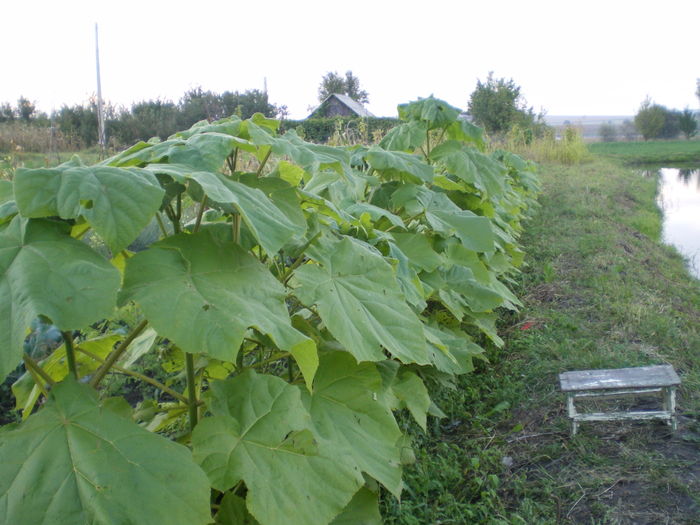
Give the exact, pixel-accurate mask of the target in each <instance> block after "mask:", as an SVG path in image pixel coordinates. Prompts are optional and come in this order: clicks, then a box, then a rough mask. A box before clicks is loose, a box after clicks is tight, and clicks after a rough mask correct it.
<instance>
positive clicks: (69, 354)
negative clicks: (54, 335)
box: [61, 332, 78, 379]
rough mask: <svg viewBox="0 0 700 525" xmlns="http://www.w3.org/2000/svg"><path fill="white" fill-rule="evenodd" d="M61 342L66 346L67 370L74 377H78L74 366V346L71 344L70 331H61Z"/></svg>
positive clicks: (71, 335) (71, 336)
mask: <svg viewBox="0 0 700 525" xmlns="http://www.w3.org/2000/svg"><path fill="white" fill-rule="evenodd" d="M61 335H62V336H63V343H64V345H65V347H66V362H67V363H68V372H70V373H71V374H72V375H73V377H74V378H75V379H78V368H77V367H76V366H75V347H74V346H73V334H72V333H70V332H61Z"/></svg>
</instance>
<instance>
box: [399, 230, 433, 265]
mask: <svg viewBox="0 0 700 525" xmlns="http://www.w3.org/2000/svg"><path fill="white" fill-rule="evenodd" d="M391 236H392V237H393V239H394V242H395V243H396V246H397V247H398V248H399V249H400V250H401V251H402V252H403V253H404V254H405V255H406V257H408V259H409V262H410V264H411V266H413V267H415V268H418V269H421V270H425V271H426V272H432V271H433V270H435V269H436V268H437V267H438V266H440V265H441V264H443V263H444V259H443V257H442V256H441V255H440V254H439V253H437V252H436V251H435V250H434V249H433V246H432V243H431V242H430V239H429V238H428V237H427V236H426V235H421V234H419V233H392V234H391Z"/></svg>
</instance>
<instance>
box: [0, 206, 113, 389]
mask: <svg viewBox="0 0 700 525" xmlns="http://www.w3.org/2000/svg"><path fill="white" fill-rule="evenodd" d="M119 281H120V277H119V271H118V270H117V269H116V268H114V267H113V266H112V265H111V264H109V262H108V261H106V260H104V259H103V258H102V257H100V256H99V255H98V254H97V253H95V252H94V251H93V250H91V249H90V248H89V247H88V246H87V245H86V244H84V243H82V242H80V241H77V240H75V239H73V238H72V237H71V236H70V228H69V227H68V225H65V224H61V223H55V222H50V221H46V220H35V219H30V220H26V219H22V218H21V217H19V216H17V217H15V218H14V219H13V220H12V222H11V223H10V224H9V225H8V227H7V228H5V229H4V230H3V231H2V232H0V297H2V301H0V327H1V329H0V331H1V332H2V333H3V337H2V338H0V377H2V378H4V377H5V376H7V374H8V373H9V372H10V371H12V370H13V369H14V368H15V367H16V366H17V363H19V361H20V359H21V357H22V341H23V340H24V337H25V335H26V329H27V327H28V326H29V323H30V322H31V320H32V319H34V318H35V317H37V316H39V315H43V316H46V317H48V318H49V319H50V320H51V321H52V322H53V324H55V325H56V326H58V327H59V328H60V329H61V330H74V329H79V328H83V327H85V326H87V325H88V324H90V323H91V322H94V321H95V320H98V319H102V318H104V317H107V316H109V315H110V314H111V313H112V311H113V309H114V306H115V303H116V296H117V290H118V288H119Z"/></svg>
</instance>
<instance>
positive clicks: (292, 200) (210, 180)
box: [148, 164, 306, 254]
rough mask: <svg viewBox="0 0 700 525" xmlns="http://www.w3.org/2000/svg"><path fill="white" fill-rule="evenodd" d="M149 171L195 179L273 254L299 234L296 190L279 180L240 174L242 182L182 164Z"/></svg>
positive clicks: (301, 221) (182, 180)
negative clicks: (266, 181)
mask: <svg viewBox="0 0 700 525" xmlns="http://www.w3.org/2000/svg"><path fill="white" fill-rule="evenodd" d="M148 169H149V170H152V171H153V172H154V173H163V174H166V175H169V176H171V177H173V178H174V179H175V180H176V181H177V182H180V183H183V184H184V183H185V182H186V181H187V180H193V181H195V182H196V183H197V184H198V185H199V186H200V187H201V189H202V190H203V191H204V193H206V195H207V196H208V197H209V198H210V199H211V200H212V201H214V202H215V203H219V204H223V205H228V206H224V209H225V210H226V211H229V212H233V211H235V212H238V213H240V214H241V217H243V220H244V221H245V223H246V225H247V226H248V227H249V228H250V231H251V233H252V234H253V235H254V236H255V238H256V239H257V240H258V242H259V243H260V245H261V246H262V247H263V249H265V251H266V252H267V253H270V254H274V253H277V251H278V250H279V249H280V248H281V247H282V246H284V244H286V243H287V242H288V241H290V240H291V239H293V238H295V237H303V235H304V232H305V231H306V222H305V221H304V219H303V214H302V211H301V205H300V204H299V201H298V199H296V192H295V190H294V189H293V188H291V187H289V186H288V185H287V184H286V183H285V182H283V181H281V180H279V179H269V180H270V181H271V182H268V183H265V182H257V178H256V177H243V179H242V181H243V183H242V182H238V181H235V180H231V179H228V178H226V177H224V176H223V175H221V174H219V173H213V172H208V171H196V170H193V169H191V168H189V167H188V166H186V165H182V164H150V165H149V166H148Z"/></svg>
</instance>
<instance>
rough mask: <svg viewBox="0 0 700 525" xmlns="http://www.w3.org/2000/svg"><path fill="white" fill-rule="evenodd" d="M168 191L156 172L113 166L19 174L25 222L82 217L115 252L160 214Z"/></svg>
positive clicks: (20, 204)
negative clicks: (158, 212)
mask: <svg viewBox="0 0 700 525" xmlns="http://www.w3.org/2000/svg"><path fill="white" fill-rule="evenodd" d="M163 194H164V191H163V189H162V188H161V187H160V185H159V184H158V181H157V179H156V178H155V177H154V176H153V174H152V173H150V172H149V171H146V170H141V169H138V168H114V167H110V166H94V167H74V168H69V169H60V168H53V169H35V170H26V169H21V170H17V174H16V176H15V197H16V199H17V207H18V208H19V211H20V213H21V214H22V215H23V216H24V217H30V218H41V217H52V216H56V215H57V216H59V217H61V218H63V219H75V218H77V217H80V216H83V217H85V219H86V220H87V221H88V222H89V223H90V224H91V225H92V227H93V228H94V229H95V231H96V232H97V233H98V234H100V236H101V237H102V238H103V239H104V240H105V242H106V243H107V245H108V246H109V247H110V249H111V250H112V251H113V252H119V251H121V250H122V249H124V248H126V247H127V246H128V245H129V243H131V241H133V240H134V239H135V238H136V237H137V236H138V234H139V233H140V232H141V230H143V229H144V228H145V227H146V225H147V224H148V223H149V221H150V220H151V219H152V218H153V215H154V214H155V213H156V211H158V208H159V207H160V205H161V202H162V199H163Z"/></svg>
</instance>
